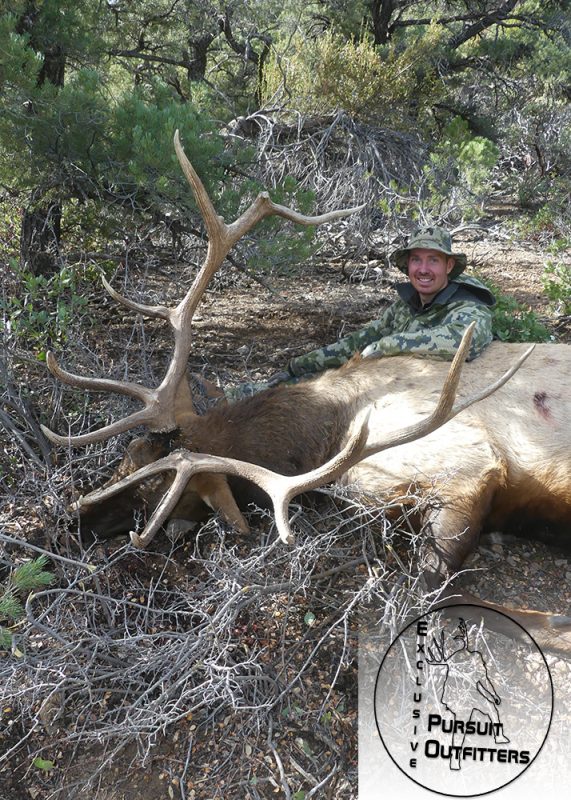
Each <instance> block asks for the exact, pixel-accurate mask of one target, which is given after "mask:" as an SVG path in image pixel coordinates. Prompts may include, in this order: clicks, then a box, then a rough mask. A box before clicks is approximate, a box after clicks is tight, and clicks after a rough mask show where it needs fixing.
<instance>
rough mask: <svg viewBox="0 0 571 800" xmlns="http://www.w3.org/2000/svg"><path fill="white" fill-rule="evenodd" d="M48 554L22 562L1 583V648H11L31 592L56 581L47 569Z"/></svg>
mask: <svg viewBox="0 0 571 800" xmlns="http://www.w3.org/2000/svg"><path fill="white" fill-rule="evenodd" d="M47 563H48V559H47V558H46V556H40V557H39V558H36V559H34V560H33V561H28V562H26V563H25V564H20V565H19V566H18V567H16V569H14V571H13V572H12V574H11V575H10V577H9V579H8V581H7V582H6V583H5V585H4V586H2V585H1V584H0V650H11V649H12V643H13V630H14V626H15V625H17V624H18V623H19V622H20V621H21V620H22V619H23V617H24V615H25V611H24V604H25V601H26V599H27V598H28V596H29V594H30V592H33V591H35V590H36V589H40V588H42V587H43V586H50V585H51V584H52V583H53V582H54V575H53V574H52V573H51V572H48V571H47V570H46V569H45V566H46V565H47Z"/></svg>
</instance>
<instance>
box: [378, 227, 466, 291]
mask: <svg viewBox="0 0 571 800" xmlns="http://www.w3.org/2000/svg"><path fill="white" fill-rule="evenodd" d="M416 249H422V250H438V251H439V252H440V253H444V254H445V255H447V256H450V257H451V258H453V259H454V266H453V267H452V270H451V272H450V274H449V276H448V277H449V279H450V280H454V278H457V277H458V275H460V274H461V273H462V272H464V270H465V269H466V263H467V260H468V259H467V258H466V255H465V253H455V252H454V251H453V250H452V237H451V235H450V232H449V231H447V230H446V228H440V227H439V226H438V225H432V226H430V227H428V228H418V229H417V230H416V231H415V232H414V233H413V234H412V236H411V237H410V239H409V242H408V244H407V246H406V247H403V248H401V249H400V250H395V251H394V253H393V254H392V259H393V261H394V262H395V264H396V265H397V267H398V268H399V269H400V271H401V272H404V273H405V274H406V275H408V255H409V253H410V251H411V250H416Z"/></svg>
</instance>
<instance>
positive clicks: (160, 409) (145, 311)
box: [42, 130, 364, 446]
mask: <svg viewBox="0 0 571 800" xmlns="http://www.w3.org/2000/svg"><path fill="white" fill-rule="evenodd" d="M174 147H175V150H176V154H177V157H178V160H179V162H180V165H181V167H182V170H183V172H184V174H185V176H186V178H187V180H188V182H189V183H190V186H191V188H192V191H193V194H194V197H195V199H196V202H197V205H198V207H199V209H200V212H201V214H202V217H203V220H204V224H205V227H206V231H207V234H208V249H207V253H206V259H205V261H204V264H203V265H202V267H201V269H200V270H199V272H198V274H197V275H196V278H195V280H194V282H193V284H192V286H191V287H190V289H189V290H188V292H187V294H186V296H185V297H184V298H183V300H182V301H181V302H180V303H179V305H178V306H176V307H175V308H167V307H166V306H161V305H158V306H147V305H142V304H140V303H136V302H134V301H133V300H129V299H128V298H126V297H123V296H122V295H121V294H119V293H118V292H116V291H115V290H114V289H113V288H112V287H111V286H110V285H109V284H108V283H107V281H106V280H105V279H103V284H104V286H105V288H106V289H107V291H108V292H109V294H110V295H111V297H113V299H114V300H116V301H117V302H118V303H120V304H121V305H124V306H126V307H127V308H129V309H131V310H132V311H136V312H137V313H138V314H142V315H143V316H145V317H158V318H160V319H164V320H167V321H168V322H169V324H170V326H171V328H172V330H173V334H174V350H173V355H172V358H171V361H170V364H169V367H168V369H167V371H166V374H165V377H164V378H163V380H162V382H161V383H160V385H159V386H157V387H156V388H155V389H151V388H147V387H144V386H140V385H139V384H136V383H131V382H126V381H117V380H110V379H104V378H88V377H84V376H81V375H74V374H73V373H71V372H67V371H65V370H64V369H62V368H61V367H60V366H59V364H58V362H57V360H56V358H55V356H54V354H53V353H52V352H48V354H47V365H48V368H49V370H50V372H51V373H52V375H54V376H55V377H56V378H58V379H59V380H60V381H62V382H63V383H66V384H68V385H69V386H74V387H76V388H79V389H92V390H94V391H104V392H116V393H117V394H122V395H126V396H128V397H132V398H133V399H135V400H139V401H140V402H141V403H142V404H143V408H141V409H139V410H138V411H135V412H134V413H132V414H130V415H128V416H127V417H125V418H123V419H121V420H118V421H117V422H113V423H111V424H109V425H106V426H105V427H103V428H101V429H99V430H97V431H92V432H91V433H86V434H83V435H80V436H60V435H58V434H56V433H53V432H52V431H51V430H49V428H46V427H44V426H42V429H43V431H44V433H45V435H46V436H47V437H48V439H50V440H51V441H52V442H54V443H55V444H61V445H69V444H72V445H75V446H82V445H87V444H92V443H93V442H100V441H103V440H104V439H107V438H109V437H110V436H114V435H116V434H119V433H124V432H125V431H128V430H131V429H132V428H135V427H137V426H138V425H146V426H147V428H148V429H149V430H150V431H155V432H161V431H171V430H174V429H175V428H177V427H180V426H181V425H182V423H183V421H184V418H185V417H187V418H188V416H189V415H190V414H192V413H193V412H192V398H191V394H190V388H189V386H188V382H187V381H186V379H185V374H186V368H187V361H188V356H189V353H190V350H191V338H192V336H191V322H192V318H193V315H194V312H195V311H196V308H197V306H198V304H199V302H200V300H201V298H202V295H203V294H204V292H205V290H206V287H207V286H208V283H209V281H210V279H211V278H212V276H213V275H214V274H215V272H216V271H217V270H218V268H219V267H220V265H221V264H222V262H223V261H224V258H225V257H226V255H227V254H228V252H229V250H230V249H231V248H232V247H233V246H234V245H235V244H236V242H237V241H238V240H239V239H240V238H241V237H242V236H244V235H245V234H246V233H248V231H250V230H251V229H252V228H253V227H254V226H255V225H257V224H258V222H261V220H263V219H264V218H265V217H268V216H272V215H276V216H279V217H284V218H285V219H288V220H291V221H292V222H297V223H299V224H300V225H321V224H323V223H324V222H331V221H332V220H336V219H340V218H342V217H346V216H349V215H350V214H354V213H355V212H356V211H359V210H361V209H362V208H364V206H363V205H361V206H357V207H355V208H348V209H341V210H338V211H330V212H329V213H327V214H321V215H319V216H315V217H312V216H306V215H304V214H299V213H298V212H297V211H293V210H292V209H290V208H286V207H285V206H281V205H278V204H277V203H273V202H272V201H271V200H270V198H269V195H268V193H267V192H262V193H261V194H259V195H258V197H257V198H256V199H255V200H254V202H253V203H252V204H251V205H250V206H249V208H247V209H246V211H245V212H244V213H243V214H242V215H241V216H240V217H239V218H238V219H237V220H236V221H235V222H232V223H231V224H226V223H225V222H224V220H223V219H222V217H220V216H218V214H217V213H216V210H215V209H214V206H213V205H212V202H211V200H210V198H209V197H208V194H207V192H206V189H205V188H204V186H203V184H202V181H201V180H200V178H199V177H198V175H197V174H196V172H195V170H194V168H193V166H192V164H191V163H190V161H189V160H188V158H187V157H186V155H185V153H184V150H183V148H182V145H181V143H180V137H179V132H178V130H177V131H176V132H175V135H174Z"/></svg>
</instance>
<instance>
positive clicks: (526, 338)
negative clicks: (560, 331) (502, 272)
mask: <svg viewBox="0 0 571 800" xmlns="http://www.w3.org/2000/svg"><path fill="white" fill-rule="evenodd" d="M478 279H479V280H480V281H482V283H483V284H485V285H486V286H487V287H488V289H490V290H491V291H492V292H493V293H494V296H495V298H496V305H495V307H494V309H493V311H492V333H493V335H494V338H495V339H500V341H502V342H549V341H551V338H552V337H551V334H550V333H549V331H548V330H547V328H546V327H545V325H543V323H542V322H540V320H539V319H538V317H537V314H536V313H535V312H534V311H531V310H530V309H529V308H526V307H525V306H524V305H522V304H521V303H518V301H517V300H516V299H515V297H511V296H510V295H507V294H503V292H501V291H500V289H499V287H498V286H496V284H495V283H493V281H490V280H488V279H487V278H483V277H482V276H481V275H479V276H478Z"/></svg>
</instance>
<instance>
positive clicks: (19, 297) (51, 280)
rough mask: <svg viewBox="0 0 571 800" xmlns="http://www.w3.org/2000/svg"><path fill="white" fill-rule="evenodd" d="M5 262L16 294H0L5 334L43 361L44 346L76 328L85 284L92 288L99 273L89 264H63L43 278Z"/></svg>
mask: <svg viewBox="0 0 571 800" xmlns="http://www.w3.org/2000/svg"><path fill="white" fill-rule="evenodd" d="M9 265H10V266H11V268H12V270H13V273H14V276H15V278H16V280H17V286H18V293H17V294H16V293H11V294H5V295H4V296H3V297H1V296H0V310H1V311H2V318H3V319H2V322H3V325H4V327H5V329H6V330H5V334H7V338H8V339H13V340H16V341H19V344H20V346H24V347H26V349H31V350H34V351H35V354H36V356H37V357H38V358H39V359H41V360H44V359H45V351H46V349H47V348H48V347H53V346H54V345H55V344H62V343H64V342H66V341H67V340H68V338H69V336H70V335H71V334H72V331H73V330H76V325H75V323H77V322H79V321H80V320H81V318H82V317H84V316H85V313H86V306H87V304H88V302H89V299H88V297H87V296H86V294H87V293H88V292H87V287H88V286H89V288H91V287H92V284H93V281H94V279H95V278H96V277H98V274H99V273H98V272H97V271H96V270H93V269H92V268H89V267H86V268H81V267H78V266H77V267H71V266H64V267H62V268H61V269H60V270H59V272H56V273H55V274H54V275H51V276H50V277H47V276H45V275H34V274H33V273H32V272H30V271H28V270H25V269H21V268H20V266H19V264H18V261H17V260H16V259H11V260H10V262H9ZM72 323H74V324H73V325H72Z"/></svg>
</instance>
